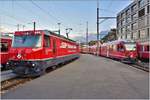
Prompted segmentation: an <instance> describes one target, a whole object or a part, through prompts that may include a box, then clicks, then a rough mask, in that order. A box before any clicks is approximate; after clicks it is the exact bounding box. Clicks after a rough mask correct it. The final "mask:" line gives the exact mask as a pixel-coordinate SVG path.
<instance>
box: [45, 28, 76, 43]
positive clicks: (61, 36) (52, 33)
mask: <svg viewBox="0 0 150 100" xmlns="http://www.w3.org/2000/svg"><path fill="white" fill-rule="evenodd" d="M44 31H47V32H49V33H50V34H51V35H54V36H57V37H60V38H63V39H66V40H69V41H72V42H76V41H74V40H72V39H69V38H67V37H65V36H63V35H59V34H56V33H54V32H52V31H49V30H44ZM47 35H49V34H47Z"/></svg>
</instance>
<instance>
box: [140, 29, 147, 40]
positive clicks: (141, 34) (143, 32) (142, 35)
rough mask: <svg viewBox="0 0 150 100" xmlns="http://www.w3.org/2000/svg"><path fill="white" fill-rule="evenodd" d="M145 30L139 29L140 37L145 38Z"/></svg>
mask: <svg viewBox="0 0 150 100" xmlns="http://www.w3.org/2000/svg"><path fill="white" fill-rule="evenodd" d="M146 37H147V36H146V31H145V30H141V31H140V38H146Z"/></svg>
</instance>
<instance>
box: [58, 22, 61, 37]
mask: <svg viewBox="0 0 150 100" xmlns="http://www.w3.org/2000/svg"><path fill="white" fill-rule="evenodd" d="M57 24H58V28H59V29H58V33H59V35H60V24H61V23H57Z"/></svg>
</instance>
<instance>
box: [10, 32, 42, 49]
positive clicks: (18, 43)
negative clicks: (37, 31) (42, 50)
mask: <svg viewBox="0 0 150 100" xmlns="http://www.w3.org/2000/svg"><path fill="white" fill-rule="evenodd" d="M41 40H42V39H41V35H15V36H14V41H13V43H12V44H13V45H12V46H13V47H32V48H33V47H36V48H37V47H41Z"/></svg>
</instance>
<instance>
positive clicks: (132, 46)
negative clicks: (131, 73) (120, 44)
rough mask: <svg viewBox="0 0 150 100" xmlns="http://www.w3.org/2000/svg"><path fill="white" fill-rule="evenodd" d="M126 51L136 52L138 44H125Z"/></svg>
mask: <svg viewBox="0 0 150 100" xmlns="http://www.w3.org/2000/svg"><path fill="white" fill-rule="evenodd" d="M124 45H125V48H126V50H129V51H130V50H136V44H135V43H125V44H124Z"/></svg>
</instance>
